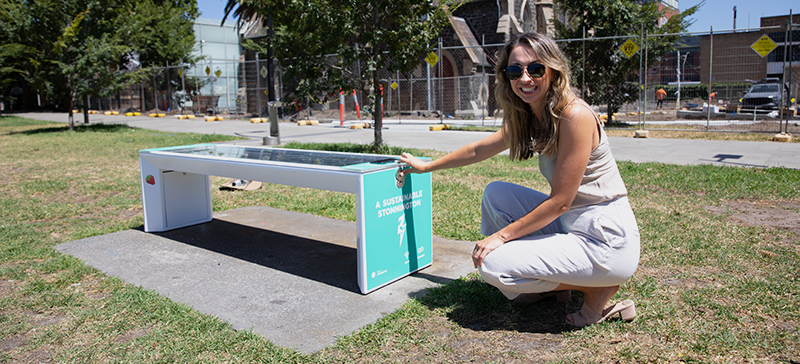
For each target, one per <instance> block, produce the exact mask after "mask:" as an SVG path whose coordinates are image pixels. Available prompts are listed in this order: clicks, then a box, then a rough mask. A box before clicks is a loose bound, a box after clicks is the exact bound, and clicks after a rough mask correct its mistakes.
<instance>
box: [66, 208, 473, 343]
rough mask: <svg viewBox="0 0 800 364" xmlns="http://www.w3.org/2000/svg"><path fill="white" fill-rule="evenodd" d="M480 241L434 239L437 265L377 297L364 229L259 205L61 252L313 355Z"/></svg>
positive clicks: (450, 270)
mask: <svg viewBox="0 0 800 364" xmlns="http://www.w3.org/2000/svg"><path fill="white" fill-rule="evenodd" d="M472 247H473V244H472V243H469V242H460V241H453V240H447V239H442V238H437V237H434V240H433V265H432V266H431V267H428V268H426V269H424V270H422V271H420V272H417V273H415V274H413V275H411V276H409V277H406V278H404V279H401V280H399V281H397V282H395V283H392V284H390V285H388V286H385V287H383V288H381V289H378V290H377V291H374V292H372V293H370V294H368V295H362V294H361V293H360V291H359V290H358V284H357V280H356V274H357V273H356V225H355V223H352V222H346V221H339V220H334V219H328V218H323V217H317V216H312V215H308V214H302V213H297V212H290V211H283V210H279V209H274V208H268V207H259V206H251V207H245V208H239V209H234V210H229V211H223V212H217V213H215V214H214V220H212V221H211V222H209V223H206V224H200V225H195V226H191V227H186V228H182V229H177V230H173V231H168V232H164V233H145V232H144V231H143V230H142V229H133V230H126V231H120V232H116V233H112V234H107V235H102V236H95V237H91V238H86V239H81V240H76V241H72V242H67V243H64V244H60V245H58V246H56V250H58V251H60V252H63V253H66V254H70V255H73V256H75V257H78V258H79V259H81V260H83V261H84V262H85V263H86V264H88V265H90V266H92V267H95V268H97V269H99V270H101V271H102V272H104V273H106V274H108V275H111V276H116V277H119V278H121V279H122V280H123V281H125V282H128V283H130V284H133V285H137V286H141V287H144V288H146V289H150V290H153V291H156V292H158V293H160V294H162V295H164V296H166V297H169V298H170V299H172V300H174V301H176V302H180V303H183V304H186V305H188V306H191V307H192V308H194V309H196V310H198V311H200V312H203V313H206V314H209V315H214V316H217V317H219V318H220V319H222V320H224V321H227V322H229V323H230V324H231V325H232V326H233V328H234V329H237V330H253V332H254V333H257V334H260V335H262V336H264V337H265V338H267V339H268V340H270V341H271V342H273V343H275V344H278V345H281V346H284V347H291V348H294V349H297V350H299V351H301V352H304V353H312V352H315V351H317V350H320V349H322V348H324V347H326V346H328V345H331V344H333V343H334V342H335V340H336V338H337V337H339V336H344V335H348V334H350V333H352V332H354V331H356V330H358V329H359V328H361V327H363V326H365V325H367V324H370V323H373V322H375V321H377V320H378V319H380V318H381V317H383V316H385V315H387V314H389V313H391V312H394V311H395V310H397V309H398V308H400V306H402V305H403V303H405V302H406V301H407V300H408V299H409V298H411V297H418V296H420V295H423V294H425V292H426V290H427V289H428V288H430V287H434V286H437V285H439V284H443V283H447V282H449V281H450V280H452V279H455V278H458V277H461V276H464V275H466V274H468V273H469V272H471V271H473V270H474V269H473V267H472V261H471V259H470V254H471V251H472Z"/></svg>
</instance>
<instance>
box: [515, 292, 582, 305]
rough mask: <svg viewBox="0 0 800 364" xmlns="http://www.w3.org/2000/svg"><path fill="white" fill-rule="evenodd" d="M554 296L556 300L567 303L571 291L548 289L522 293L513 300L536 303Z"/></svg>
mask: <svg viewBox="0 0 800 364" xmlns="http://www.w3.org/2000/svg"><path fill="white" fill-rule="evenodd" d="M553 296H555V298H556V302H558V303H567V302H569V301H570V300H571V299H572V291H550V292H543V293H522V294H520V295H519V296H517V297H516V298H514V302H517V303H536V302H539V301H541V300H543V299H545V298H548V297H553Z"/></svg>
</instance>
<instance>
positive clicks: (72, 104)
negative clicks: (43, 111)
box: [67, 96, 75, 131]
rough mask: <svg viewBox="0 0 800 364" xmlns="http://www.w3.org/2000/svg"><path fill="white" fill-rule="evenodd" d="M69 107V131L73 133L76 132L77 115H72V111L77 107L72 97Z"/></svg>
mask: <svg viewBox="0 0 800 364" xmlns="http://www.w3.org/2000/svg"><path fill="white" fill-rule="evenodd" d="M67 106H68V107H69V118H68V122H69V130H70V131H73V130H75V115H73V114H72V109H73V108H74V107H75V100H73V99H72V96H70V98H69V105H67Z"/></svg>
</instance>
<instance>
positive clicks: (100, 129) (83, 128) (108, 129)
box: [9, 123, 131, 135]
mask: <svg viewBox="0 0 800 364" xmlns="http://www.w3.org/2000/svg"><path fill="white" fill-rule="evenodd" d="M130 129H131V127H129V126H128V125H125V124H103V123H99V124H81V125H78V124H76V125H75V128H74V132H76V133H118V132H121V131H129V130H130ZM68 131H70V130H69V126H67V125H64V126H51V127H43V128H38V129H32V130H25V131H18V132H11V133H9V135H14V134H23V135H36V134H46V133H64V132H68Z"/></svg>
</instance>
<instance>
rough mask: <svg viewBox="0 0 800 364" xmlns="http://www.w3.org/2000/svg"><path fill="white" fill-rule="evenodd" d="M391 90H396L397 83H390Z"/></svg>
mask: <svg viewBox="0 0 800 364" xmlns="http://www.w3.org/2000/svg"><path fill="white" fill-rule="evenodd" d="M392 90H397V82H392Z"/></svg>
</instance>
